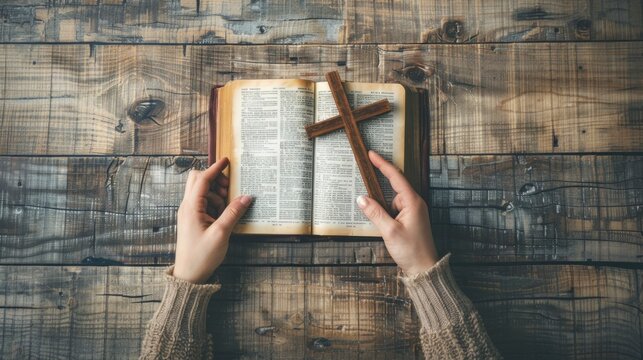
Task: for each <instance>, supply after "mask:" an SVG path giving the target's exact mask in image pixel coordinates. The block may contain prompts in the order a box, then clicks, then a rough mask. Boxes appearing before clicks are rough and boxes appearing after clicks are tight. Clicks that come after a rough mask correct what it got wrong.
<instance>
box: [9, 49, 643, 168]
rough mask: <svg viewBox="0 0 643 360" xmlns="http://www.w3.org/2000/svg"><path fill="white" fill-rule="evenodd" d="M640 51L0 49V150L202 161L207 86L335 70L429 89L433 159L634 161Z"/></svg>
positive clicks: (641, 99) (639, 140)
mask: <svg viewBox="0 0 643 360" xmlns="http://www.w3.org/2000/svg"><path fill="white" fill-rule="evenodd" d="M642 44H643V43H640V42H620V43H560V44H556V43H534V44H524V43H523V44H493V45H477V44H471V45H458V46H449V45H410V46H401V45H380V46H375V45H360V46H229V45H224V46H215V47H204V46H160V45H157V46H148V45H146V46H116V45H65V46H60V45H11V44H5V45H0V53H2V54H3V56H0V68H1V69H2V71H3V74H4V76H2V77H1V80H0V108H1V109H2V111H1V112H0V117H1V120H2V121H0V154H4V155H36V154H38V155H40V154H48V155H72V154H73V155H89V154H108V155H109V154H114V155H116V154H122V155H130V154H168V155H179V154H189V155H192V154H205V153H207V151H206V149H207V144H206V142H207V106H208V96H209V93H210V89H211V87H212V85H214V84H223V83H225V82H227V81H229V80H232V79H241V78H284V77H301V78H308V79H314V80H322V79H323V75H324V74H325V73H326V72H328V71H330V70H335V69H339V70H340V72H341V73H342V74H341V75H342V78H344V79H345V80H349V81H363V82H401V83H403V84H405V85H409V86H417V87H424V88H427V89H429V94H430V103H431V108H430V111H431V114H430V117H431V121H432V123H431V150H432V153H433V154H482V153H487V154H489V153H517V152H520V153H533V152H536V153H550V152H555V153H565V152H573V153H577V152H611V151H619V152H630V151H635V152H640V151H643V145H642V144H643V128H642V127H641V126H640V123H641V116H642V110H641V109H643V67H641V66H640V64H641V63H643V46H642ZM25 134H28V136H25Z"/></svg>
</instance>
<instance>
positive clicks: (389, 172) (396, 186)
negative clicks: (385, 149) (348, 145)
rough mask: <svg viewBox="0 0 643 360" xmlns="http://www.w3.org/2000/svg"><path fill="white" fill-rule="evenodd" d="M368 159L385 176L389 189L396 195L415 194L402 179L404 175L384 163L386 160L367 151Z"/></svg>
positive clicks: (393, 166) (388, 163)
mask: <svg viewBox="0 0 643 360" xmlns="http://www.w3.org/2000/svg"><path fill="white" fill-rule="evenodd" d="M368 157H369V158H370V160H371V162H372V163H373V165H375V167H376V168H378V169H379V170H380V171H381V172H382V174H383V175H384V176H386V178H387V179H388V181H389V182H390V183H391V187H393V190H395V192H396V193H403V192H409V191H412V192H415V190H413V187H412V186H411V184H410V183H409V182H408V180H406V178H405V177H404V174H402V172H401V171H400V170H399V169H398V168H397V167H395V165H393V164H391V163H390V162H388V161H386V159H384V158H383V157H382V156H381V155H380V154H378V153H376V152H375V151H373V150H369V152H368Z"/></svg>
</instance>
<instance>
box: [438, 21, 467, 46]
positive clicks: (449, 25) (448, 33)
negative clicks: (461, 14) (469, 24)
mask: <svg viewBox="0 0 643 360" xmlns="http://www.w3.org/2000/svg"><path fill="white" fill-rule="evenodd" d="M462 29H463V26H462V22H461V21H459V20H449V21H447V22H445V23H444V24H443V25H442V38H443V39H445V40H451V41H455V40H456V39H457V38H458V37H459V36H460V35H461V34H462Z"/></svg>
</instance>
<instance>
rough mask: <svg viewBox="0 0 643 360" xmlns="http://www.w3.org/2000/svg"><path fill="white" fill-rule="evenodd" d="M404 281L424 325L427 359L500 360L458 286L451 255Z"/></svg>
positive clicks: (422, 338)
mask: <svg viewBox="0 0 643 360" xmlns="http://www.w3.org/2000/svg"><path fill="white" fill-rule="evenodd" d="M402 281H403V282H404V284H405V285H406V288H407V290H408V292H409V295H410V297H411V299H412V300H413V304H414V305H415V309H416V311H417V314H418V317H419V319H420V322H421V323H422V330H421V331H420V340H421V344H422V351H423V352H424V356H425V358H426V359H472V358H480V359H498V358H501V356H500V353H498V351H497V350H496V348H495V347H494V345H493V343H492V342H491V339H490V338H489V336H488V335H487V332H486V330H485V329H484V325H483V324H482V320H481V319H480V316H479V315H478V313H477V311H476V310H475V309H474V307H473V304H472V303H471V301H470V300H469V299H468V298H467V297H466V295H464V294H463V293H462V291H460V288H459V287H458V285H457V284H456V282H455V279H454V278H453V274H452V273H451V269H450V267H449V255H447V256H445V257H444V258H442V260H440V261H439V262H438V263H437V264H435V265H434V266H433V267H431V268H430V269H428V270H426V271H424V272H422V273H420V274H417V275H414V276H412V277H403V278H402Z"/></svg>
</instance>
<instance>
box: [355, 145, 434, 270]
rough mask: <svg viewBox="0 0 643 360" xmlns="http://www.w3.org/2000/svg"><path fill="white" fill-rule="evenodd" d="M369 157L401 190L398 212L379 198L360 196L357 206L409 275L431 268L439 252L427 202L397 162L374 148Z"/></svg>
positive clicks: (396, 205)
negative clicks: (394, 163)
mask: <svg viewBox="0 0 643 360" xmlns="http://www.w3.org/2000/svg"><path fill="white" fill-rule="evenodd" d="M368 157H369V158H370V160H371V162H372V163H373V165H375V167H376V168H378V169H379V170H380V171H381V172H382V174H384V176H386V178H387V179H388V180H389V181H390V183H391V186H392V187H393V191H395V192H396V193H397V195H396V196H395V197H394V198H393V204H392V205H393V206H392V208H393V210H395V211H398V214H397V216H396V217H395V218H392V217H391V216H390V215H389V214H388V213H387V212H386V210H384V209H383V208H382V206H380V204H378V203H377V201H375V200H373V199H371V198H369V197H367V196H359V197H358V198H357V205H358V206H359V208H360V209H362V212H363V213H364V215H366V217H367V218H368V219H369V220H371V222H372V223H373V224H374V225H375V227H377V228H378V229H379V230H380V233H381V234H382V237H383V238H384V245H386V249H387V250H388V252H389V254H391V257H392V258H393V260H394V261H395V262H396V263H397V265H398V266H399V267H400V268H401V269H402V271H404V273H405V274H406V275H407V276H412V275H415V274H418V273H420V272H422V271H424V270H427V269H428V268H430V267H431V266H433V265H434V264H435V263H436V262H437V261H438V253H437V251H436V249H435V244H434V242H433V235H432V234H431V223H430V222H429V209H428V207H427V205H426V203H425V202H424V200H423V199H422V197H420V195H418V194H417V193H416V192H415V190H413V187H411V184H409V182H408V181H407V180H406V178H405V177H404V175H403V174H402V172H401V171H400V170H399V169H398V168H396V167H395V166H394V165H393V164H391V163H389V162H388V161H386V160H385V159H384V158H383V157H381V156H380V155H379V154H377V153H376V152H374V151H372V150H371V151H369V152H368Z"/></svg>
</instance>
